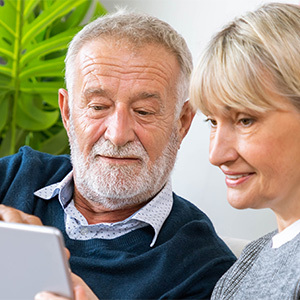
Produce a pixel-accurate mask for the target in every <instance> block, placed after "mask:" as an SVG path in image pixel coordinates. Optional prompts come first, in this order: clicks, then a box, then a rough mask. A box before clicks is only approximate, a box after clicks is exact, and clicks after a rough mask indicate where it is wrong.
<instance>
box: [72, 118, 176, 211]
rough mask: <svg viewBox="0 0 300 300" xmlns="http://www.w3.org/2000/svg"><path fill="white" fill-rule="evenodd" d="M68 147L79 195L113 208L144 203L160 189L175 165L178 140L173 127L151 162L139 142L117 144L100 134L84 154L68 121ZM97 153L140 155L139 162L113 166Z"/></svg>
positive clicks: (120, 155) (105, 154)
mask: <svg viewBox="0 0 300 300" xmlns="http://www.w3.org/2000/svg"><path fill="white" fill-rule="evenodd" d="M70 146H71V160H72V164H73V169H74V176H75V177H74V182H75V185H76V188H77V189H78V191H79V192H80V194H81V195H82V196H83V197H84V198H85V199H87V200H88V201H93V202H96V203H99V204H101V205H103V206H104V207H105V208H107V209H110V210H114V209H121V208H125V207H128V206H132V205H136V204H139V203H143V202H146V201H148V200H150V199H151V198H152V197H153V196H154V195H156V194H157V193H158V192H159V191H160V190H161V188H162V187H163V186H164V185H165V183H166V182H167V180H168V178H169V176H170V173H171V171H172V169H173V167H174V164H175V161H176V156H177V151H178V146H179V139H178V133H177V130H176V128H175V127H174V128H173V131H172V134H171V137H170V140H169V142H168V144H167V146H166V148H165V149H164V151H163V152H162V155H161V156H160V157H159V158H158V159H157V160H156V161H155V162H154V163H150V165H149V161H150V159H149V156H148V154H147V152H146V151H145V149H144V147H143V146H142V144H141V143H140V142H139V141H134V142H130V143H127V144H126V145H125V146H122V147H118V146H114V145H113V144H112V143H111V142H110V141H109V140H105V139H104V138H103V137H101V138H100V139H99V140H98V141H97V142H96V143H95V144H94V146H93V147H92V150H91V152H90V153H89V155H88V157H84V155H83V154H82V153H81V151H80V150H79V146H78V142H77V137H76V135H75V131H74V126H73V122H72V121H71V126H70ZM99 155H104V156H116V157H130V156H134V157H138V158H139V164H137V163H133V164H128V165H121V166H120V165H112V164H109V163H107V162H104V161H103V159H101V158H100V157H99Z"/></svg>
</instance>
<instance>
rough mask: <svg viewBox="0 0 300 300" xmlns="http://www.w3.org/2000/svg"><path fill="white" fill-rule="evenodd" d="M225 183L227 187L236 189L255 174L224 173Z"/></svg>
mask: <svg viewBox="0 0 300 300" xmlns="http://www.w3.org/2000/svg"><path fill="white" fill-rule="evenodd" d="M224 174H225V176H226V177H225V182H226V185H227V186H228V187H237V186H239V185H241V184H242V183H244V182H246V181H248V180H249V179H250V178H251V177H252V176H253V175H254V174H255V173H231V172H230V173H229V172H226V173H225V172H224Z"/></svg>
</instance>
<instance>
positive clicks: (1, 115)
mask: <svg viewBox="0 0 300 300" xmlns="http://www.w3.org/2000/svg"><path fill="white" fill-rule="evenodd" d="M4 96H5V93H3V94H2V95H0V132H1V131H2V130H3V128H4V126H5V125H6V122H7V117H8V99H7V98H5V97H4Z"/></svg>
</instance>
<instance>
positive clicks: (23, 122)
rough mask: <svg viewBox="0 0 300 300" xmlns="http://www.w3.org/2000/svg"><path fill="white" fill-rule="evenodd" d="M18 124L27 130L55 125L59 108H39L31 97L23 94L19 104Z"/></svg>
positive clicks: (36, 129) (43, 128) (37, 129)
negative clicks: (48, 109) (46, 109)
mask: <svg viewBox="0 0 300 300" xmlns="http://www.w3.org/2000/svg"><path fill="white" fill-rule="evenodd" d="M16 114H17V125H18V126H19V127H21V128H24V129H26V130H30V131H31V130H32V131H40V130H45V129H47V128H49V127H51V126H53V125H54V124H55V123H56V121H57V119H58V117H59V112H58V110H55V111H45V110H41V109H39V108H38V107H37V106H36V105H35V104H34V101H33V99H32V98H31V97H28V95H25V94H22V97H21V99H20V101H18V106H17V112H16Z"/></svg>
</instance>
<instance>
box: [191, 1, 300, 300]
mask: <svg viewBox="0 0 300 300" xmlns="http://www.w3.org/2000/svg"><path fill="white" fill-rule="evenodd" d="M191 101H192V103H193V104H194V106H195V107H197V108H199V109H200V110H201V111H202V113H203V114H205V115H206V116H207V121H208V122H209V123H210V124H211V134H210V162H211V163H212V164H213V165H216V166H217V167H219V168H220V169H221V170H222V172H223V173H224V175H225V182H226V185H227V198H228V201H229V203H230V204H231V205H232V206H233V207H235V208H238V209H244V208H254V209H259V208H270V209H272V210H273V212H274V213H275V215H276V218H277V223H278V230H276V231H274V232H271V233H269V234H267V235H265V236H264V237H262V238H260V239H258V240H256V241H254V242H252V243H251V244H250V245H248V246H247V247H246V248H245V249H244V251H243V253H242V255H241V257H240V259H239V260H238V261H237V262H236V264H234V265H233V267H232V268H231V269H229V271H228V272H227V273H225V275H224V276H223V277H222V278H221V279H220V280H219V282H218V283H217V285H216V287H215V290H214V292H213V296H212V299H218V300H219V299H243V300H245V299H285V300H286V299H299V294H300V7H299V6H298V5H289V4H279V3H270V4H266V5H264V6H262V7H260V8H259V9H257V10H256V11H254V12H249V13H247V14H246V15H244V16H242V17H241V18H238V19H236V20H234V21H233V22H232V23H230V24H228V25H227V26H226V27H225V28H224V29H223V30H222V31H221V32H219V33H218V34H217V35H216V36H215V37H214V38H213V39H212V41H211V42H210V44H209V46H208V48H207V50H206V52H205V53H204V55H203V58H202V60H201V61H200V63H199V65H198V66H197V67H196V69H195V71H194V74H193V78H192V84H191Z"/></svg>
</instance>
